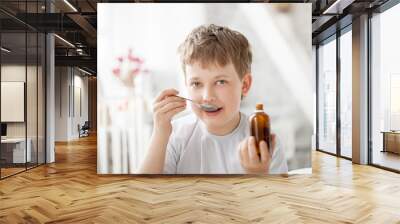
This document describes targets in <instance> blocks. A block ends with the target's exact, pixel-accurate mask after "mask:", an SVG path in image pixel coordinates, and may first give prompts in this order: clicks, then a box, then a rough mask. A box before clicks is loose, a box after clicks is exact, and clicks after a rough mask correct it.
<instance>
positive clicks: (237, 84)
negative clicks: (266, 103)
mask: <svg viewBox="0 0 400 224" xmlns="http://www.w3.org/2000/svg"><path fill="white" fill-rule="evenodd" d="M185 82H186V87H187V89H188V93H189V95H190V97H191V98H192V99H193V100H194V101H195V102H198V103H204V104H211V105H214V106H217V107H218V108H219V109H218V110H217V111H215V112H206V111H203V110H201V109H199V108H198V107H197V106H195V105H193V104H192V110H193V111H194V113H195V114H196V115H197V117H199V118H200V119H201V120H202V121H203V122H204V123H205V125H206V126H207V128H208V130H209V131H212V132H213V133H214V134H221V135H224V134H227V133H229V132H230V131H232V130H233V128H235V127H236V125H237V123H238V121H239V120H238V119H240V117H239V109H240V102H241V97H242V95H243V96H245V95H247V93H248V91H249V89H250V85H251V76H250V74H246V75H245V76H244V77H243V79H242V80H241V79H240V78H239V75H238V74H237V72H236V70H235V67H234V66H233V64H232V63H228V64H227V65H225V66H223V67H221V66H218V65H208V66H206V67H202V66H201V64H200V63H197V62H196V63H194V64H192V65H186V77H185Z"/></svg>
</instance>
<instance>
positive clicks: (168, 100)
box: [153, 96, 186, 111]
mask: <svg viewBox="0 0 400 224" xmlns="http://www.w3.org/2000/svg"><path fill="white" fill-rule="evenodd" d="M174 102H181V103H186V101H185V100H183V99H181V98H179V97H174V96H169V97H167V98H166V99H164V100H161V101H160V102H157V103H156V104H154V109H153V110H154V111H158V110H161V108H163V107H165V105H168V104H171V103H174Z"/></svg>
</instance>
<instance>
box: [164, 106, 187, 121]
mask: <svg viewBox="0 0 400 224" xmlns="http://www.w3.org/2000/svg"><path fill="white" fill-rule="evenodd" d="M185 109H186V107H177V108H175V109H172V110H170V111H168V112H167V113H166V114H165V115H166V116H167V117H168V119H171V118H172V117H173V116H175V115H176V114H178V113H179V112H182V111H184V110H185Z"/></svg>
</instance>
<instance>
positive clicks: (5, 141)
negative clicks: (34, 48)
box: [0, 32, 31, 178]
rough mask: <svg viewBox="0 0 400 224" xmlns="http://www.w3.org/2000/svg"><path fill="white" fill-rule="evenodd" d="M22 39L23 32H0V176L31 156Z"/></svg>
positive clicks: (15, 169) (12, 171)
mask: <svg viewBox="0 0 400 224" xmlns="http://www.w3.org/2000/svg"><path fill="white" fill-rule="evenodd" d="M25 41H26V34H25V32H19V33H4V32H3V33H2V34H1V47H2V50H1V87H0V89H1V100H0V101H1V124H2V129H3V130H2V139H1V148H0V150H1V167H2V169H1V177H2V178H4V177H6V176H10V175H12V174H15V173H18V172H21V171H23V170H25V163H26V161H27V160H28V162H29V159H30V153H31V151H30V145H31V142H30V141H28V142H27V141H26V120H25V109H26V108H25V91H26V43H25ZM4 49H5V50H4ZM27 149H28V150H27Z"/></svg>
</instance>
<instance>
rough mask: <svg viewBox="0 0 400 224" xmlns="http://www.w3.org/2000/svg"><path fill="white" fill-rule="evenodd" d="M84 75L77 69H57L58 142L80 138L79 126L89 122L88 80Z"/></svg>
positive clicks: (56, 107) (56, 138) (56, 111)
mask: <svg viewBox="0 0 400 224" xmlns="http://www.w3.org/2000/svg"><path fill="white" fill-rule="evenodd" d="M83 75H84V74H83V73H82V72H80V71H79V70H77V69H76V68H72V67H56V83H55V86H56V91H55V120H56V122H55V123H56V128H55V129H56V132H55V140H56V141H70V140H73V139H77V138H79V133H78V124H80V125H83V124H84V122H85V121H87V120H88V78H87V77H84V76H83ZM79 95H80V97H79ZM79 100H80V101H81V102H79ZM80 105H81V107H82V108H81V110H82V111H81V113H80V111H79V107H80Z"/></svg>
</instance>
